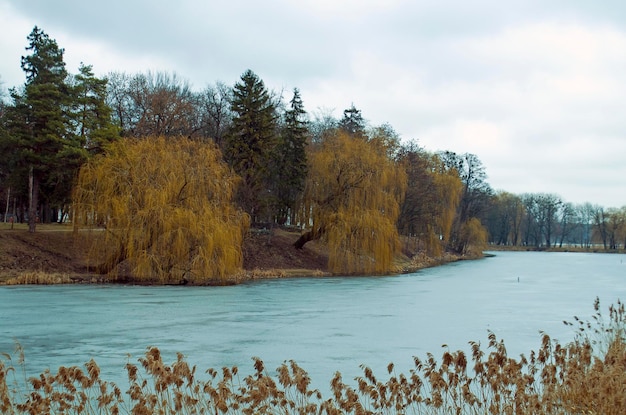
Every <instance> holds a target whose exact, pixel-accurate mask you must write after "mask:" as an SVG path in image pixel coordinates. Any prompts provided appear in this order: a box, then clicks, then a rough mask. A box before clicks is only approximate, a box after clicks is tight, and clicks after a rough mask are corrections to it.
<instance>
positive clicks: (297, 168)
mask: <svg viewBox="0 0 626 415" xmlns="http://www.w3.org/2000/svg"><path fill="white" fill-rule="evenodd" d="M289 104H290V107H289V109H288V110H287V111H286V112H285V122H284V126H283V130H282V134H281V135H280V137H279V141H278V145H277V146H276V152H275V153H276V157H275V160H276V166H275V169H276V180H275V184H276V197H277V203H278V206H277V214H278V217H279V221H280V222H282V221H286V219H287V218H289V219H290V223H294V216H295V204H296V200H297V198H298V196H299V195H300V194H301V193H302V190H303V188H304V180H305V179H306V175H307V157H306V146H307V137H308V128H307V126H308V122H307V121H306V111H305V110H304V105H303V104H302V98H301V97H300V91H299V90H298V89H297V88H294V90H293V98H292V99H291V101H290V103H289Z"/></svg>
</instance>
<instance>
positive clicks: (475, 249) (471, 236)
mask: <svg viewBox="0 0 626 415" xmlns="http://www.w3.org/2000/svg"><path fill="white" fill-rule="evenodd" d="M460 239H461V242H462V243H463V246H464V248H463V254H465V255H470V256H480V255H482V252H483V250H485V248H486V247H487V230H486V229H485V227H484V226H483V225H482V224H481V223H480V220H479V219H477V218H470V220H468V221H467V222H465V223H464V224H463V225H462V226H461V234H460Z"/></svg>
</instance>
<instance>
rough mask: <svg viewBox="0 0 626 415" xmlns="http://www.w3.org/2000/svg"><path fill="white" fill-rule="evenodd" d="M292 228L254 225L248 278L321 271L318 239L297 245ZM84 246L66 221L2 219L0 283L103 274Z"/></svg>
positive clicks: (323, 263)
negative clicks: (32, 225)
mask: <svg viewBox="0 0 626 415" xmlns="http://www.w3.org/2000/svg"><path fill="white" fill-rule="evenodd" d="M298 236H299V232H298V231H296V230H285V229H274V230H272V231H271V232H270V231H267V230H252V231H250V232H249V233H248V235H247V237H246V239H245V243H244V247H243V253H244V263H243V268H244V273H245V275H247V276H248V277H249V278H260V277H264V276H298V275H321V274H325V273H326V269H327V262H328V257H327V255H326V253H325V252H324V249H323V247H322V246H321V245H320V244H319V243H316V242H313V243H309V244H307V245H306V246H305V247H304V249H301V250H298V249H296V248H294V247H293V243H294V242H295V241H296V239H297V238H298ZM87 258H88V249H87V246H86V244H84V243H80V242H77V241H76V239H75V238H74V236H73V233H72V228H71V227H70V226H67V225H58V224H49V225H48V224H46V225H39V226H38V227H37V232H35V233H29V232H28V231H27V230H26V226H25V225H23V224H16V225H14V227H13V229H11V225H10V224H4V223H1V224H0V283H3V282H6V281H7V280H10V279H12V278H17V277H21V278H28V279H29V281H32V282H39V283H45V282H65V281H68V280H69V281H68V282H71V281H85V280H93V279H96V280H98V279H101V278H102V277H101V276H96V275H92V274H89V272H88V271H87Z"/></svg>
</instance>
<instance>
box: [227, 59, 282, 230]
mask: <svg viewBox="0 0 626 415" xmlns="http://www.w3.org/2000/svg"><path fill="white" fill-rule="evenodd" d="M275 108H276V107H275V104H274V103H273V102H272V100H271V98H270V95H269V92H268V90H267V89H266V88H265V84H264V83H263V81H262V80H261V79H260V78H259V77H258V76H257V75H256V74H255V73H254V72H252V71H251V70H247V71H246V72H244V73H243V75H241V80H240V82H238V83H237V84H235V86H234V88H233V99H232V102H231V110H232V111H233V113H234V118H233V125H232V129H231V131H230V134H229V135H228V137H227V142H226V147H225V156H226V160H227V161H228V163H229V164H230V165H231V166H232V168H233V169H234V170H235V172H236V173H237V174H239V175H240V176H241V178H242V183H241V187H240V189H239V194H238V201H239V203H240V206H241V207H242V208H243V209H244V210H245V211H246V212H247V213H248V214H249V215H250V217H251V218H252V220H253V222H255V223H257V222H260V221H262V220H267V219H268V206H269V205H270V203H271V197H272V195H271V194H269V192H268V189H269V180H270V179H271V171H270V169H269V167H270V166H271V165H272V155H273V154H274V148H275V146H276V140H277V134H276V132H277V131H276V130H277V117H276V110H275Z"/></svg>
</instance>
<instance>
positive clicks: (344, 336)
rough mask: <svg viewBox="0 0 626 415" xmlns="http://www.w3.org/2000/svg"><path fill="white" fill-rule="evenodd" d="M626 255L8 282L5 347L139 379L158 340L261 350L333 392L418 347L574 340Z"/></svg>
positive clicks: (613, 290) (514, 351) (38, 364)
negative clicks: (255, 274)
mask: <svg viewBox="0 0 626 415" xmlns="http://www.w3.org/2000/svg"><path fill="white" fill-rule="evenodd" d="M625 260H626V256H624V255H616V254H581V253H540V252H497V253H496V256H495V257H492V258H485V259H483V260H478V261H463V262H457V263H453V264H449V265H445V266H441V267H437V268H431V269H426V270H422V271H419V272H417V273H414V274H407V275H401V276H390V277H344V278H300V279H286V280H268V281H260V282H252V283H248V284H243V285H239V286H231V287H202V288H198V287H139V286H114V285H110V286H105V285H95V286H94V285H76V286H72V285H69V286H26V287H0V352H7V353H12V352H13V349H14V340H16V341H18V342H19V343H20V344H21V345H22V346H23V348H24V350H25V354H26V369H27V372H28V374H29V375H34V374H38V373H41V372H42V371H43V370H44V369H45V368H50V369H52V370H56V369H57V368H58V366H60V365H65V366H69V365H82V364H84V363H85V362H87V361H88V360H89V359H91V358H94V359H95V360H96V362H97V363H98V364H99V365H100V367H101V368H102V374H101V375H102V377H103V378H104V379H105V380H110V381H114V382H116V383H118V384H120V386H127V381H126V377H125V371H124V369H123V367H124V364H125V363H126V361H127V355H129V354H130V360H131V361H133V362H136V360H137V358H138V357H141V356H142V355H143V353H144V351H145V350H146V348H147V347H149V346H157V347H159V348H160V349H161V352H162V354H163V356H164V360H165V361H166V362H168V363H171V362H173V361H174V360H175V353H176V352H181V353H183V354H184V355H186V356H187V359H188V361H189V362H190V363H193V364H196V365H197V366H198V369H199V371H200V372H203V371H204V370H205V369H207V368H209V367H212V368H216V369H219V368H221V367H222V366H225V365H228V366H231V365H237V366H238V367H239V369H240V372H241V373H242V374H244V375H246V374H250V373H252V372H253V368H252V360H251V357H252V356H258V357H260V358H261V359H263V360H264V362H265V363H266V368H267V369H268V370H270V371H271V372H273V369H275V368H276V367H277V366H278V365H279V364H280V363H281V362H283V361H284V360H289V359H293V360H295V361H296V362H297V363H298V364H299V365H300V366H301V367H303V368H304V369H305V370H307V371H308V372H309V375H310V376H311V378H312V380H313V385H314V386H316V387H318V388H321V389H324V388H325V387H326V386H325V385H327V384H328V382H329V381H330V379H331V377H332V375H333V374H334V372H335V371H337V370H338V371H340V372H341V373H342V374H343V377H344V380H346V381H348V380H349V379H351V378H353V377H354V376H357V375H360V374H361V371H360V369H359V365H360V364H365V365H368V366H370V367H372V369H374V373H375V374H379V375H380V376H383V375H384V374H386V371H385V369H384V368H385V367H386V366H387V364H388V363H389V362H394V363H395V365H396V371H398V372H404V373H408V371H409V369H411V368H412V367H413V359H412V357H413V356H418V357H420V358H422V357H424V356H425V355H426V353H427V352H431V353H433V354H434V355H435V357H437V358H438V357H440V356H441V353H442V345H443V344H447V345H448V346H449V348H450V349H451V350H457V349H464V350H468V341H470V340H475V341H480V342H481V343H482V344H486V343H487V333H488V330H491V331H493V332H494V333H495V334H496V335H497V336H498V338H501V339H504V341H505V344H506V346H507V350H508V352H509V355H511V356H513V357H518V356H519V354H520V353H525V354H528V352H529V351H530V350H531V349H536V348H538V347H539V345H540V335H539V331H540V330H543V331H545V332H547V333H548V334H550V335H551V336H552V337H553V338H557V339H559V340H560V341H562V342H567V341H570V340H571V339H573V335H574V333H573V330H572V329H571V328H569V327H566V326H565V325H563V323H562V322H563V320H568V321H572V320H573V316H578V317H581V318H582V319H588V318H589V317H590V316H591V315H592V314H593V301H594V299H595V297H599V298H600V302H601V306H602V311H603V313H604V314H608V311H607V307H608V306H609V305H610V304H612V303H615V301H616V300H617V299H622V300H626V261H625Z"/></svg>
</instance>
